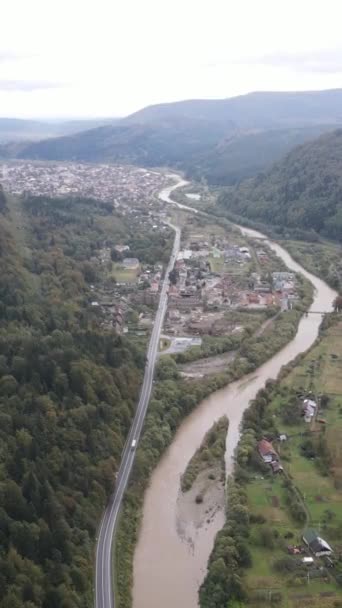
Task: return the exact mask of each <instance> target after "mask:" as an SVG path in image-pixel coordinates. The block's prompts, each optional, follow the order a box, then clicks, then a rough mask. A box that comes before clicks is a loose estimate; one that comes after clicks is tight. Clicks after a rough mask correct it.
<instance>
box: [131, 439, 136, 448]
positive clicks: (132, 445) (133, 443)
mask: <svg viewBox="0 0 342 608" xmlns="http://www.w3.org/2000/svg"><path fill="white" fill-rule="evenodd" d="M136 447H137V440H136V439H133V441H132V443H131V450H135V448H136Z"/></svg>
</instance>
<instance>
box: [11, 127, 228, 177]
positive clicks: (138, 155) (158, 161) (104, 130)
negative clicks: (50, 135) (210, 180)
mask: <svg viewBox="0 0 342 608" xmlns="http://www.w3.org/2000/svg"><path fill="white" fill-rule="evenodd" d="M231 131H232V124H227V126H226V133H227V134H228V133H230V132H231ZM221 136H222V125H221V124H220V123H214V124H210V123H208V122H207V121H200V120H193V119H188V120H183V119H175V120H173V121H172V122H170V123H167V122H166V123H163V124H135V123H133V124H130V123H127V122H122V123H120V124H119V125H118V126H113V127H111V126H108V127H100V128H98V129H92V130H90V131H85V132H83V133H79V134H77V135H72V136H69V137H59V138H57V139H49V140H45V141H42V142H38V143H32V144H30V145H28V146H26V147H24V148H23V150H22V151H21V152H20V153H19V157H20V158H26V159H42V160H83V161H88V162H121V163H131V164H138V165H148V166H161V165H166V164H170V165H177V164H178V165H181V164H182V163H184V162H185V161H186V160H187V159H189V158H191V157H192V156H193V155H195V154H200V153H203V152H204V151H205V150H207V149H208V148H210V147H211V146H213V145H215V143H216V142H217V141H218V140H219V138H220V137H221Z"/></svg>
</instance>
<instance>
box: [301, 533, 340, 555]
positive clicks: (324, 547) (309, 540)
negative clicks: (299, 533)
mask: <svg viewBox="0 0 342 608" xmlns="http://www.w3.org/2000/svg"><path fill="white" fill-rule="evenodd" d="M303 541H304V542H305V544H306V545H307V546H308V547H309V549H310V551H311V553H313V554H314V555H315V556H316V557H321V556H323V555H331V554H332V552H333V550H332V548H331V547H330V545H329V544H328V543H327V541H326V540H324V539H323V538H321V537H320V536H319V534H318V533H317V532H316V530H314V529H313V528H307V529H306V530H305V531H304V534H303Z"/></svg>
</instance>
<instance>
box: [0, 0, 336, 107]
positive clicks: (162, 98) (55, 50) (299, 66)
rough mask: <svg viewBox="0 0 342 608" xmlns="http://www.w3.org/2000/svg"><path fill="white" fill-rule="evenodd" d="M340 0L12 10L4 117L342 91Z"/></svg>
mask: <svg viewBox="0 0 342 608" xmlns="http://www.w3.org/2000/svg"><path fill="white" fill-rule="evenodd" d="M340 17H342V7H341V5H340V3H339V2H338V1H337V0H326V1H325V2H324V3H323V2H321V0H317V1H316V2H312V1H311V2H309V0H302V2H301V3H298V2H295V1H294V0H288V2H286V3H283V2H274V0H258V2H257V3H256V2H253V0H240V1H239V2H238V3H237V2H232V1H231V0H211V1H210V2H209V1H207V0H203V1H202V2H198V1H197V2H195V0H188V2H187V3H184V2H183V3H182V2H181V1H180V0H174V1H173V2H172V3H170V2H166V1H164V2H163V1H162V0H159V1H158V0H141V1H138V0H125V1H121V0H117V1H116V3H113V2H111V1H110V0H98V2H97V3H96V4H94V3H93V2H92V1H91V0H84V1H83V2H80V0H75V1H74V2H70V1H69V2H67V0H60V2H59V3H58V4H56V3H51V2H49V1H43V0H31V2H30V3H26V2H25V1H24V0H12V2H11V3H9V4H8V6H6V12H5V14H4V15H3V17H2V24H1V25H2V28H1V29H2V36H1V41H0V116H2V117H5V116H6V117H19V118H73V117H74V118H76V117H77V118H82V117H83V118H86V117H95V116H96V117H101V116H103V117H108V116H124V115H127V114H130V113H131V112H134V111H136V110H138V109H140V108H141V107H143V106H146V105H150V104H154V103H162V102H171V101H177V100H181V99H193V98H207V99H215V98H227V97H233V96H236V95H241V94H245V93H248V92H252V91H305V90H321V89H331V88H341V87H342V43H341V41H340V38H341V36H340V25H339V24H340Z"/></svg>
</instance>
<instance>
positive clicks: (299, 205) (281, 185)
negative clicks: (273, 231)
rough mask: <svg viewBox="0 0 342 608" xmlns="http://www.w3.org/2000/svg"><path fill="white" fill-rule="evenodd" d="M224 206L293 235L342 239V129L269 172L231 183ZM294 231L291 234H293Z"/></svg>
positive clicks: (298, 150) (295, 152) (299, 149)
mask: <svg viewBox="0 0 342 608" xmlns="http://www.w3.org/2000/svg"><path fill="white" fill-rule="evenodd" d="M219 207H220V208H221V210H224V211H228V212H232V213H235V214H237V215H239V216H241V217H247V218H249V219H251V220H254V221H259V222H264V223H266V224H270V225H271V226H272V227H273V228H274V227H278V228H280V229H281V232H282V233H283V235H284V236H285V237H288V238H293V236H294V231H296V230H298V229H301V231H302V237H303V236H304V237H305V236H306V237H307V238H308V239H309V240H312V239H313V240H314V238H313V237H315V238H316V240H317V237H318V235H320V236H323V237H328V238H331V239H335V240H337V241H341V240H342V130H341V129H339V130H337V131H334V132H332V133H329V134H327V135H322V136H321V137H319V138H318V139H316V140H314V141H312V142H309V143H306V144H304V145H302V146H299V147H297V148H295V149H294V150H293V151H292V152H290V153H289V154H288V155H287V156H286V157H285V158H284V160H282V161H280V162H278V163H277V164H276V165H274V166H273V167H272V168H271V169H270V170H269V171H267V172H265V173H260V174H259V175H257V176H256V177H255V178H253V179H251V180H246V181H245V182H243V183H241V184H240V185H239V186H237V187H236V188H231V189H229V190H227V191H226V192H225V193H223V194H222V195H221V196H220V198H219ZM289 235H290V236H289Z"/></svg>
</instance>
